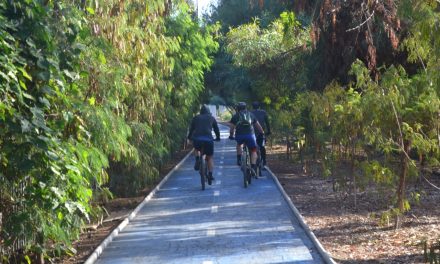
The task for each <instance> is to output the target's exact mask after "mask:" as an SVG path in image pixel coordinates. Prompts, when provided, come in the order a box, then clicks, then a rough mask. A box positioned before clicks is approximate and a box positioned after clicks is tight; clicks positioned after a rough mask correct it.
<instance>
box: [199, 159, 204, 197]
mask: <svg viewBox="0 0 440 264" xmlns="http://www.w3.org/2000/svg"><path fill="white" fill-rule="evenodd" d="M199 172H200V183H201V184H202V190H205V183H206V161H205V159H204V158H203V157H200V169H199Z"/></svg>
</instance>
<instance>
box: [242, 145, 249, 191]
mask: <svg viewBox="0 0 440 264" xmlns="http://www.w3.org/2000/svg"><path fill="white" fill-rule="evenodd" d="M247 155H248V153H247V149H246V147H244V149H243V153H242V155H241V171H242V172H243V183H244V188H247V187H248V176H247V175H248V164H247V160H248V158H247Z"/></svg>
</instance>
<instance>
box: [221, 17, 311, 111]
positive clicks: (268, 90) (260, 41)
mask: <svg viewBox="0 0 440 264" xmlns="http://www.w3.org/2000/svg"><path fill="white" fill-rule="evenodd" d="M308 35H309V34H308V31H307V28H304V27H303V25H301V23H300V22H299V21H298V20H297V18H296V17H295V14H294V13H291V12H290V13H288V12H284V13H282V14H281V15H280V18H278V19H276V20H274V21H273V22H272V23H271V24H270V25H268V26H267V28H263V27H261V26H260V21H259V20H255V21H254V22H253V23H249V24H245V25H241V26H239V27H237V28H234V29H231V30H230V31H229V32H228V34H227V47H226V48H227V51H228V53H229V54H231V56H232V57H233V61H234V64H235V65H236V66H238V67H244V68H246V69H247V70H248V71H249V72H250V76H252V77H253V85H252V92H253V93H252V96H254V97H256V98H255V99H258V100H261V101H265V102H268V103H270V104H272V105H273V107H274V108H276V109H279V108H281V107H282V106H284V107H286V105H287V104H288V103H289V102H290V99H289V98H290V97H293V96H294V94H295V93H296V92H297V91H298V90H299V89H301V87H299V86H301V85H300V84H298V83H296V82H295V81H293V80H292V79H290V78H287V77H286V75H287V74H288V72H290V71H291V70H292V69H293V68H292V67H293V66H294V65H298V64H300V63H301V61H302V59H303V58H304V57H303V55H304V52H305V47H306V45H307V43H308V41H309V36H308Z"/></svg>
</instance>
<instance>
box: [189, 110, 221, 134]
mask: <svg viewBox="0 0 440 264" xmlns="http://www.w3.org/2000/svg"><path fill="white" fill-rule="evenodd" d="M213 129H214V133H215V136H216V137H217V138H220V130H219V129H218V125H217V121H216V120H215V118H214V117H213V116H212V115H211V114H210V113H209V111H208V112H205V111H201V113H200V114H199V115H196V116H195V117H193V119H192V121H191V126H190V128H189V132H188V139H191V140H194V139H198V140H214V138H213V137H212V130H213Z"/></svg>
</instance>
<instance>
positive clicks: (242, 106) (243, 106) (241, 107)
mask: <svg viewBox="0 0 440 264" xmlns="http://www.w3.org/2000/svg"><path fill="white" fill-rule="evenodd" d="M243 110H246V103H245V102H239V103H237V111H243Z"/></svg>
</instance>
